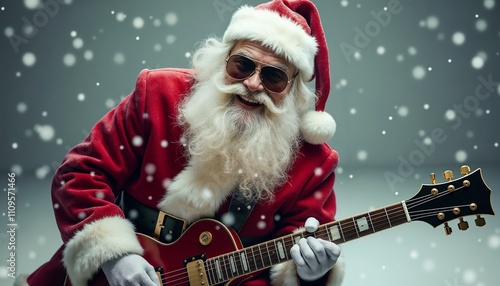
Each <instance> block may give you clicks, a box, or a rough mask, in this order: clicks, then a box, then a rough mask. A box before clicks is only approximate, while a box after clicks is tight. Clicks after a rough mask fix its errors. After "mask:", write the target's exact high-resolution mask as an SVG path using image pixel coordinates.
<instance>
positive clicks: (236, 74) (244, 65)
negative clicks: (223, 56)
mask: <svg viewBox="0 0 500 286" xmlns="http://www.w3.org/2000/svg"><path fill="white" fill-rule="evenodd" d="M254 70H255V63H254V62H253V61H251V60H250V59H248V58H245V57H242V56H239V55H232V56H231V57H229V59H228V61H227V65H226V71H227V74H229V75H230V76H231V77H233V78H235V79H244V78H247V77H248V76H250V75H251V74H252V73H253V71H254Z"/></svg>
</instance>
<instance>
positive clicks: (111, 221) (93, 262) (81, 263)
mask: <svg viewBox="0 0 500 286" xmlns="http://www.w3.org/2000/svg"><path fill="white" fill-rule="evenodd" d="M142 252H143V249H142V247H141V245H140V244H139V241H138V240H137V237H136V235H135V232H134V226H133V225H132V223H131V222H129V221H128V220H126V219H124V218H121V217H118V216H116V217H106V218H103V219H100V220H97V221H94V222H92V223H89V224H87V225H86V226H85V227H84V228H83V229H82V230H81V231H79V232H78V233H76V234H75V236H74V237H73V238H72V239H70V240H69V241H68V242H67V243H66V248H65V250H64V253H63V262H64V266H65V267H66V270H67V272H68V276H69V278H70V279H71V283H72V285H73V286H80V285H87V280H89V279H90V278H92V276H93V275H94V274H95V273H96V272H97V271H98V270H99V268H100V267H101V265H102V264H103V263H104V262H106V261H108V260H110V259H113V258H116V257H119V256H122V255H124V254H128V253H135V254H142Z"/></svg>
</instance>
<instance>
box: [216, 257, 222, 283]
mask: <svg viewBox="0 0 500 286" xmlns="http://www.w3.org/2000/svg"><path fill="white" fill-rule="evenodd" d="M214 263H215V265H214V266H215V274H216V275H217V279H218V280H219V281H222V269H221V268H220V260H219V259H217V258H216V259H215V260H214Z"/></svg>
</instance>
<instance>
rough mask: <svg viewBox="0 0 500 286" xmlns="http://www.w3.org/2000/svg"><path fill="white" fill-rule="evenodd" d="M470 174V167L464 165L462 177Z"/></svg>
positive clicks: (461, 169) (461, 168) (461, 171)
mask: <svg viewBox="0 0 500 286" xmlns="http://www.w3.org/2000/svg"><path fill="white" fill-rule="evenodd" d="M469 173H470V167H469V166H467V165H463V166H462V167H460V174H462V175H464V176H465V175H467V174H469Z"/></svg>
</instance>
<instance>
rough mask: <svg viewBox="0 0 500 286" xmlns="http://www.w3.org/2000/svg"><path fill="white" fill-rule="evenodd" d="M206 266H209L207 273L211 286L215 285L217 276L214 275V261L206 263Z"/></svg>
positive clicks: (209, 260) (210, 260)
mask: <svg viewBox="0 0 500 286" xmlns="http://www.w3.org/2000/svg"><path fill="white" fill-rule="evenodd" d="M205 265H207V267H206V269H205V270H206V272H207V275H208V280H209V281H210V284H215V282H216V280H215V276H214V273H213V269H214V268H213V266H212V259H208V260H207V261H205Z"/></svg>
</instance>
